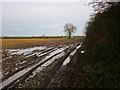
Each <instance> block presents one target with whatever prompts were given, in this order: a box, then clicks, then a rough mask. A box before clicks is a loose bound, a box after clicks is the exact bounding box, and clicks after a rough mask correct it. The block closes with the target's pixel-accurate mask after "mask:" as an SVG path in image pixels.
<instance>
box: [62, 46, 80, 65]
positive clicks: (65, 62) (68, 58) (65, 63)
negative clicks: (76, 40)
mask: <svg viewBox="0 0 120 90" xmlns="http://www.w3.org/2000/svg"><path fill="white" fill-rule="evenodd" d="M80 47H81V44H80V45H78V46H77V47H76V48H75V49H74V50H73V51H72V52H71V53H70V55H69V56H68V57H67V59H65V61H64V62H63V64H62V66H64V65H67V64H68V63H69V62H70V60H71V56H73V55H74V54H75V53H76V51H77V49H79V48H80Z"/></svg>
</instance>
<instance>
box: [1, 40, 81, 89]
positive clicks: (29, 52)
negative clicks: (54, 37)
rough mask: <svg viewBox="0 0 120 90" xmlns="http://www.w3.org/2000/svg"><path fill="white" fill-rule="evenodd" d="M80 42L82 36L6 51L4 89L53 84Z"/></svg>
mask: <svg viewBox="0 0 120 90" xmlns="http://www.w3.org/2000/svg"><path fill="white" fill-rule="evenodd" d="M81 42H82V39H71V40H68V39H66V40H61V41H57V42H53V43H49V42H48V44H47V43H45V44H42V45H41V46H35V47H30V48H24V49H5V50H3V51H2V60H1V61H0V64H2V70H1V71H0V73H2V77H0V79H1V80H2V83H0V86H2V87H1V89H4V88H12V87H15V88H47V87H50V86H51V83H52V82H53V78H54V77H56V75H57V73H58V71H61V70H63V69H64V67H66V65H67V64H68V63H69V62H70V60H71V57H72V56H73V55H74V54H75V52H76V51H77V50H78V49H79V48H80V46H81ZM63 71H64V70H63Z"/></svg>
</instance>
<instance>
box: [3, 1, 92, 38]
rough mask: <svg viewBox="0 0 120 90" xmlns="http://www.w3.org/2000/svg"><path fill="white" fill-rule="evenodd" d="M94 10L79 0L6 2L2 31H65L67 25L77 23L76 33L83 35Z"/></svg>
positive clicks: (24, 33)
mask: <svg viewBox="0 0 120 90" xmlns="http://www.w3.org/2000/svg"><path fill="white" fill-rule="evenodd" d="M91 12H92V8H91V7H90V6H85V5H84V4H82V3H80V2H70V3H69V2H49V3H48V2H38V3H37V2H31V3H30V2H3V3H2V16H3V17H2V34H3V35H5V36H29V35H31V36H36V35H41V36H42V35H43V34H45V35H49V36H54V35H59V36H61V35H65V34H64V32H63V30H64V25H65V24H66V23H73V24H74V25H75V26H77V27H78V29H77V32H76V33H75V34H74V35H83V34H84V27H85V24H86V22H87V21H88V20H89V17H90V16H89V15H90V13H91Z"/></svg>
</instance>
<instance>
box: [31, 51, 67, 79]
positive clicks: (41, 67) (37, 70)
mask: <svg viewBox="0 0 120 90" xmlns="http://www.w3.org/2000/svg"><path fill="white" fill-rule="evenodd" d="M64 55H65V53H64V52H62V53H60V54H58V55H56V56H55V57H53V58H51V59H50V60H49V61H47V62H45V63H44V64H43V65H41V66H40V67H38V68H37V69H36V70H35V71H33V73H32V75H30V77H29V78H31V77H34V76H35V75H36V74H37V73H38V72H40V71H42V70H43V69H45V68H46V67H47V66H48V65H50V64H51V63H53V62H54V61H55V60H57V59H58V58H60V57H62V56H64Z"/></svg>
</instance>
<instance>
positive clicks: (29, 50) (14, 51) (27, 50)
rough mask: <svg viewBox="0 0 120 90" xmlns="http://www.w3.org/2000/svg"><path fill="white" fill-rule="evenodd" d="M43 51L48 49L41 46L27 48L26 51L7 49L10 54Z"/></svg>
mask: <svg viewBox="0 0 120 90" xmlns="http://www.w3.org/2000/svg"><path fill="white" fill-rule="evenodd" d="M42 49H46V46H39V47H33V48H26V49H7V50H8V51H9V53H10V54H12V55H13V54H19V55H20V54H24V55H27V54H30V53H31V52H32V51H34V50H42Z"/></svg>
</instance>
